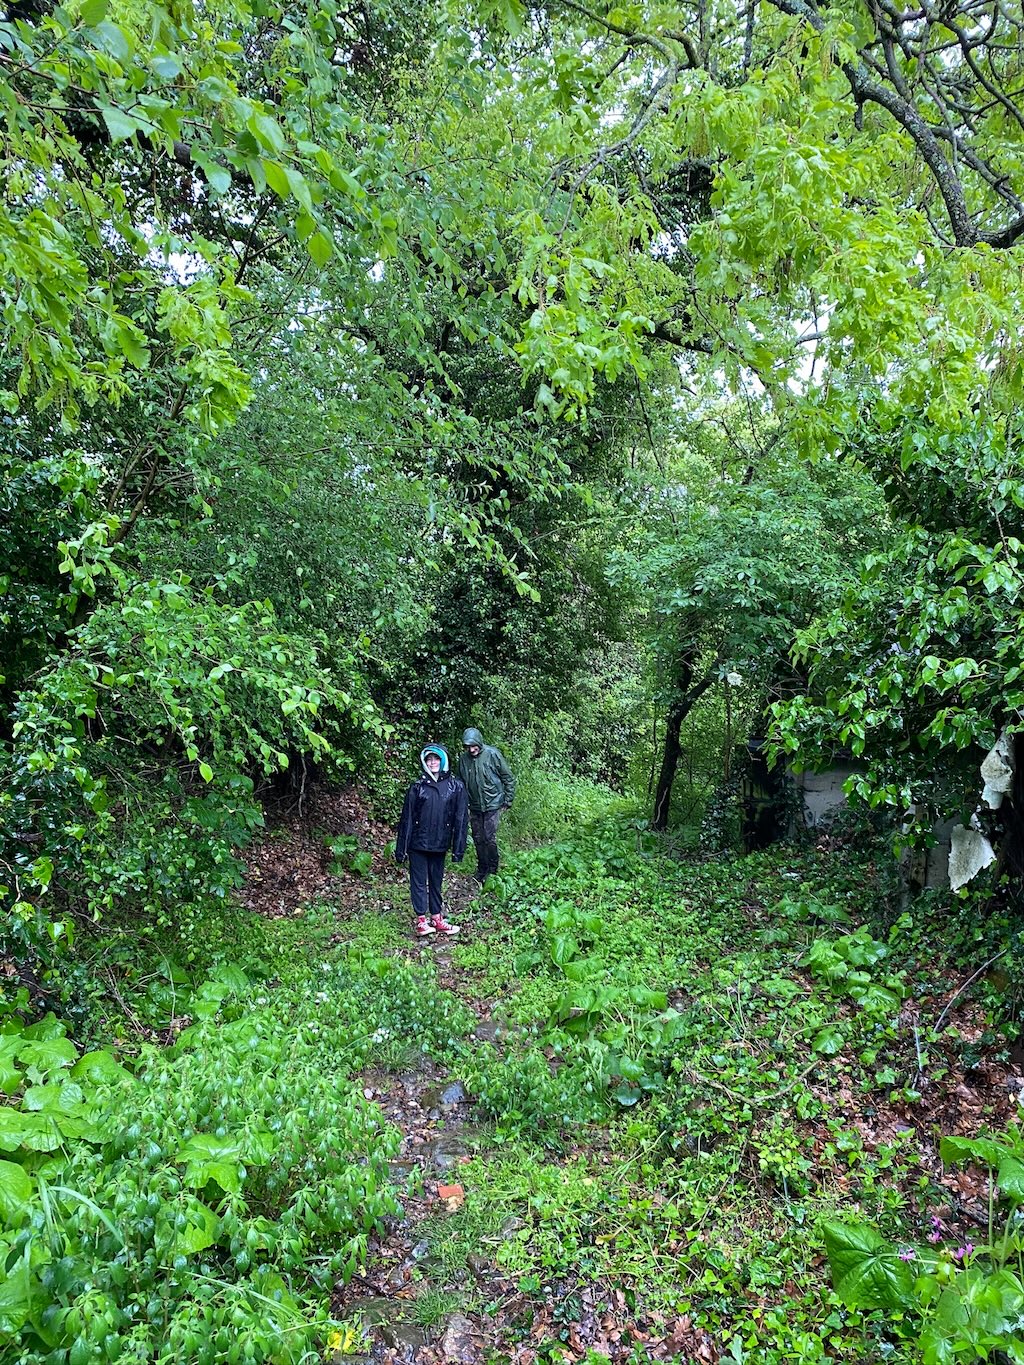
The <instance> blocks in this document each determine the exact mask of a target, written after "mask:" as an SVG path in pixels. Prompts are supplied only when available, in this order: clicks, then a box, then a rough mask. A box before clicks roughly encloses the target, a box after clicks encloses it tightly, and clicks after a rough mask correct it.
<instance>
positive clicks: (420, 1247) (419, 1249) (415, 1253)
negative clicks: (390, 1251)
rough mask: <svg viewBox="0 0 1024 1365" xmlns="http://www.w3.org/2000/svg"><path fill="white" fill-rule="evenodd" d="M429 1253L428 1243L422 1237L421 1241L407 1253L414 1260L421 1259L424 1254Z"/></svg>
mask: <svg viewBox="0 0 1024 1365" xmlns="http://www.w3.org/2000/svg"><path fill="white" fill-rule="evenodd" d="M429 1254H430V1243H429V1242H428V1241H427V1239H426V1238H425V1237H424V1239H423V1241H422V1242H417V1243H416V1245H415V1246H414V1247H413V1249H412V1251H410V1253H409V1255H410V1256H411V1257H412V1259H413V1260H414V1261H422V1260H423V1258H424V1257H425V1256H428V1255H429Z"/></svg>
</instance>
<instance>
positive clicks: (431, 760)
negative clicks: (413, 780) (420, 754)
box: [426, 754, 441, 777]
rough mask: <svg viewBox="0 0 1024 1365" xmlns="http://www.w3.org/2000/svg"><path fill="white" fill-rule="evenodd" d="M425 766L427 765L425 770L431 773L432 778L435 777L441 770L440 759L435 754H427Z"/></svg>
mask: <svg viewBox="0 0 1024 1365" xmlns="http://www.w3.org/2000/svg"><path fill="white" fill-rule="evenodd" d="M426 764H427V770H428V771H429V772H431V773H433V774H434V776H435V777H436V776H437V774H438V772H439V771H440V769H441V759H440V757H439V756H438V755H437V754H427V757H426Z"/></svg>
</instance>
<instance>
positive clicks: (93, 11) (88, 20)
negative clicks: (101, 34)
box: [78, 0, 108, 28]
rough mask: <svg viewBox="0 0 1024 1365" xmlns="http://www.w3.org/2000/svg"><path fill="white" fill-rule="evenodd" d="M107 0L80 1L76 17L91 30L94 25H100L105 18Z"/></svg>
mask: <svg viewBox="0 0 1024 1365" xmlns="http://www.w3.org/2000/svg"><path fill="white" fill-rule="evenodd" d="M107 4H108V0H82V5H81V8H80V9H79V11H78V17H79V18H80V19H81V21H82V23H83V24H86V25H87V26H88V27H89V28H92V27H93V26H94V25H95V24H100V23H102V22H103V20H104V19H105V18H106V17H107Z"/></svg>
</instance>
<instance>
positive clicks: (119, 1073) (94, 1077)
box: [69, 1052, 134, 1085]
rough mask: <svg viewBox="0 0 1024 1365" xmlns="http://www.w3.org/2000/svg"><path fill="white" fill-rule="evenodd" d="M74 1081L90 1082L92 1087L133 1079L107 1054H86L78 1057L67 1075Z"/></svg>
mask: <svg viewBox="0 0 1024 1365" xmlns="http://www.w3.org/2000/svg"><path fill="white" fill-rule="evenodd" d="M69 1074H70V1075H71V1077H72V1078H73V1079H74V1080H76V1081H91V1082H92V1083H93V1085H114V1084H116V1083H117V1082H118V1081H130V1080H133V1079H134V1077H133V1076H132V1073H131V1072H130V1071H127V1070H126V1069H125V1068H124V1067H123V1066H122V1065H121V1063H120V1062H118V1061H116V1060H115V1059H114V1058H113V1057H112V1056H111V1055H110V1053H109V1052H87V1053H86V1054H85V1055H84V1056H83V1057H80V1058H79V1059H78V1061H77V1062H76V1063H75V1065H74V1066H73V1067H72V1068H71V1071H70V1073H69Z"/></svg>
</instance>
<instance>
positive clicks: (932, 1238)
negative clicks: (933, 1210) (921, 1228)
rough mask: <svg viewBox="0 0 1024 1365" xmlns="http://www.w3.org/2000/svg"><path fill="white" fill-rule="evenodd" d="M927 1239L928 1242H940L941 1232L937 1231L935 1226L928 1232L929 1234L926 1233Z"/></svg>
mask: <svg viewBox="0 0 1024 1365" xmlns="http://www.w3.org/2000/svg"><path fill="white" fill-rule="evenodd" d="M928 1240H929V1242H941V1241H942V1233H941V1232H940V1231H939V1229H938V1228H935V1229H934V1230H933V1231H932V1232H929V1234H928Z"/></svg>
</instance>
